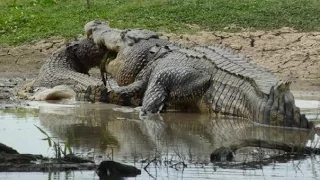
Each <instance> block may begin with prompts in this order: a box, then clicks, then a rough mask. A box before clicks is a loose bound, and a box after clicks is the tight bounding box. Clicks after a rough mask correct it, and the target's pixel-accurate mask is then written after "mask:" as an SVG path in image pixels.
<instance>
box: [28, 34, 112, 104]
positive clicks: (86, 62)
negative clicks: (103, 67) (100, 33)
mask: <svg viewBox="0 0 320 180" xmlns="http://www.w3.org/2000/svg"><path fill="white" fill-rule="evenodd" d="M106 53H107V49H106V48H104V47H102V46H101V47H98V46H97V45H96V44H95V43H94V42H93V41H92V40H88V39H82V40H74V41H72V42H70V43H68V44H67V45H65V46H63V47H61V48H60V49H59V50H57V51H56V52H54V53H53V54H52V55H51V56H50V57H49V58H48V59H47V60H46V62H45V63H44V64H43V65H42V67H41V69H40V72H39V74H38V76H37V78H36V79H35V81H34V82H33V84H32V85H31V86H32V89H35V88H40V87H46V88H53V87H56V86H60V85H67V86H68V87H70V88H71V89H72V90H73V91H75V92H81V91H83V90H86V89H87V88H88V86H90V87H104V86H103V84H102V81H101V80H98V79H94V78H93V77H90V76H89V73H88V72H89V70H90V69H91V68H93V67H97V66H99V65H100V64H101V61H102V59H103V57H104V56H105V55H106ZM58 91H63V88H62V89H61V88H60V89H59V88H58ZM54 92H55V90H54ZM53 94H54V93H53ZM56 94H57V92H56ZM62 96H63V95H61V94H60V95H52V96H51V98H49V97H47V98H44V99H46V100H48V99H60V98H62Z"/></svg>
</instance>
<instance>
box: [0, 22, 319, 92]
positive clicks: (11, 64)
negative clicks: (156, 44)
mask: <svg viewBox="0 0 320 180" xmlns="http://www.w3.org/2000/svg"><path fill="white" fill-rule="evenodd" d="M163 38H169V39H170V40H173V41H177V42H180V43H186V44H188V43H197V44H210V43H222V44H226V45H228V46H231V47H232V48H234V49H236V50H238V51H239V52H241V53H242V54H245V55H247V56H248V57H250V58H251V59H252V60H253V61H254V62H255V63H257V64H258V65H260V66H263V67H265V68H267V69H269V70H270V71H272V72H274V73H275V74H277V75H278V76H280V77H282V78H286V79H289V80H291V81H292V82H293V83H292V89H293V90H299V91H315V92H317V91H318V92H320V32H297V31H295V30H294V29H291V28H282V29H278V30H273V31H255V32H249V31H244V32H239V33H227V32H208V31H199V32H198V33H197V34H192V35H191V34H183V35H176V34H165V36H163ZM63 44H65V39H63V38H60V37H52V38H48V39H44V40H40V41H37V42H33V43H30V44H25V45H21V46H16V47H12V46H6V45H0V47H1V49H0V77H1V78H6V79H7V78H21V80H25V79H32V78H34V77H35V76H36V75H37V73H38V71H39V69H40V67H41V65H42V64H43V62H44V61H45V59H46V58H47V57H48V56H50V54H51V53H52V52H54V51H55V50H57V49H58V48H59V47H61V46H62V45H63Z"/></svg>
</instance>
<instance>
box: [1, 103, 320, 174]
mask: <svg viewBox="0 0 320 180" xmlns="http://www.w3.org/2000/svg"><path fill="white" fill-rule="evenodd" d="M296 102H297V104H298V105H299V106H300V107H302V110H303V111H304V112H305V113H306V114H307V116H308V118H309V119H313V120H314V121H320V117H319V114H320V112H319V111H320V110H319V107H320V101H306V100H297V101H296ZM0 124H1V127H0V142H2V143H4V144H7V145H9V146H12V147H13V148H15V149H17V150H18V151H19V152H20V153H35V154H43V155H46V156H54V152H53V151H52V149H50V148H48V144H47V142H46V141H43V140H41V139H42V138H44V135H43V134H42V133H41V132H40V131H38V130H37V129H36V128H35V126H34V125H37V126H39V127H41V128H42V129H44V130H45V131H46V132H48V133H49V134H50V136H52V137H55V140H56V141H57V142H60V143H61V144H63V143H64V142H66V141H67V140H69V141H70V142H71V146H72V149H73V151H74V152H75V153H76V154H79V155H81V156H85V157H89V158H92V159H94V160H95V161H96V162H97V163H99V162H100V161H102V160H110V159H113V160H116V161H120V162H123V163H126V164H131V165H135V166H136V167H137V168H140V169H143V167H146V171H145V170H142V174H141V175H140V176H137V177H136V178H129V179H154V178H156V179H233V178H237V179H275V178H277V179H302V178H304V179H318V178H320V177H319V176H320V174H319V173H318V170H319V168H320V164H319V161H320V157H319V156H315V157H312V158H310V157H308V158H304V159H296V160H289V161H282V162H274V163H270V164H268V165H265V166H262V167H261V168H260V169H257V168H256V167H255V168H254V167H248V166H241V165H240V166H239V165H238V166H233V167H231V166H230V164H228V165H229V166H228V167H225V166H224V167H221V166H218V165H217V164H213V163H211V162H210V154H211V153H212V151H213V150H214V149H216V148H219V147H221V146H227V145H230V144H233V143H235V142H237V141H238V140H240V139H262V140H273V141H286V142H291V143H304V144H307V145H310V146H318V141H319V140H320V139H319V137H318V135H317V134H316V133H314V132H311V133H310V132H307V131H297V130H292V129H283V128H270V127H261V126H257V125H254V124H252V123H250V122H248V121H243V120H240V119H236V118H225V117H208V116H207V115H201V114H191V113H189V114H188V113H173V112H171V113H165V114H162V116H161V117H160V116H154V117H149V118H147V119H142V120H140V118H139V115H138V111H137V110H135V109H132V108H126V107H119V106H115V105H107V104H80V103H73V102H46V103H38V102H30V106H29V107H28V108H21V109H15V110H13V109H8V110H3V111H1V112H0ZM260 150H261V149H260V148H249V149H242V150H239V151H238V152H237V154H236V157H235V162H234V164H238V163H237V162H244V161H251V160H256V159H257V158H258V157H259V154H260V153H259V152H260ZM268 153H269V154H275V153H277V152H276V151H268ZM183 164H185V165H186V167H185V166H183ZM0 179H35V180H37V179H39V180H40V179H98V177H97V175H96V174H95V173H94V172H93V171H82V172H60V173H0Z"/></svg>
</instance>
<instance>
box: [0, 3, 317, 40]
mask: <svg viewBox="0 0 320 180" xmlns="http://www.w3.org/2000/svg"><path fill="white" fill-rule="evenodd" d="M90 2H91V7H90V8H87V6H86V5H87V4H86V0H1V2H0V44H10V45H16V44H21V43H25V42H30V41H32V40H38V39H41V38H45V37H50V36H62V37H66V38H70V37H73V36H77V35H78V34H82V33H83V26H84V24H85V23H86V22H88V21H90V20H93V19H107V20H109V21H110V23H111V26H112V27H117V28H134V27H140V28H147V29H150V30H154V31H166V32H177V33H180V32H192V31H194V29H192V28H190V26H188V25H190V24H196V25H198V26H200V28H201V29H206V30H221V29H223V28H224V27H227V26H231V25H232V26H236V27H243V28H252V29H275V28H280V27H283V26H289V27H294V28H296V29H298V30H301V31H313V30H315V31H319V30H320V1H319V0H90Z"/></svg>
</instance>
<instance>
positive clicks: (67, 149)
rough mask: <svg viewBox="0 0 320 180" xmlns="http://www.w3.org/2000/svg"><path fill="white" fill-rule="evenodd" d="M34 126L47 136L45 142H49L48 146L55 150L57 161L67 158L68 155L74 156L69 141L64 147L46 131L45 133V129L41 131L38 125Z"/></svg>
mask: <svg viewBox="0 0 320 180" xmlns="http://www.w3.org/2000/svg"><path fill="white" fill-rule="evenodd" d="M34 126H35V127H36V128H37V129H38V130H39V131H40V132H41V133H42V134H44V135H45V136H46V138H44V139H43V140H45V141H48V146H49V147H50V148H53V151H54V155H55V158H56V159H61V158H63V157H65V156H67V155H68V154H73V151H72V149H71V144H70V140H69V139H67V141H66V142H65V143H64V145H62V144H61V143H59V142H56V141H54V140H53V137H50V136H49V135H48V133H47V132H46V131H44V130H43V129H41V128H40V127H38V126H36V125H34ZM63 146H64V148H63Z"/></svg>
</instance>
